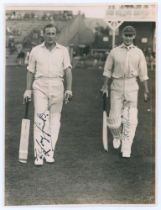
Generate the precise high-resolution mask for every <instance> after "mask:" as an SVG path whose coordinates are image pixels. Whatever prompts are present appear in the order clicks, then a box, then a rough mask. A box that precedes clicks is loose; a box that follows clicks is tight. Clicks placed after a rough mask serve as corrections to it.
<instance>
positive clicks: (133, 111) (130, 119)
mask: <svg viewBox="0 0 161 210" xmlns="http://www.w3.org/2000/svg"><path fill="white" fill-rule="evenodd" d="M138 88H139V87H138V83H137V81H136V78H131V79H114V80H113V82H112V84H111V107H110V113H109V119H113V122H120V123H119V125H118V123H116V125H117V126H116V129H113V128H114V127H115V126H112V129H111V131H112V134H113V137H114V138H115V137H116V138H117V137H118V136H119V137H120V136H121V140H122V146H121V152H123V153H128V154H131V146H132V143H133V139H134V136H135V131H136V127H137V124H138V109H137V104H138ZM109 127H110V126H109ZM118 132H119V134H118ZM115 133H116V134H117V135H116V136H115Z"/></svg>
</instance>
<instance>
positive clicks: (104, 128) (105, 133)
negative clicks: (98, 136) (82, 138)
mask: <svg viewBox="0 0 161 210" xmlns="http://www.w3.org/2000/svg"><path fill="white" fill-rule="evenodd" d="M106 100H107V98H106V94H105V93H104V94H103V122H102V143H103V148H104V150H105V151H108V128H107V102H106Z"/></svg>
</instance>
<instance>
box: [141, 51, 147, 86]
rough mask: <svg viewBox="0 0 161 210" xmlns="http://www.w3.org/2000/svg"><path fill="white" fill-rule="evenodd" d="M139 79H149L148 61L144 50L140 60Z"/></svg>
mask: <svg viewBox="0 0 161 210" xmlns="http://www.w3.org/2000/svg"><path fill="white" fill-rule="evenodd" d="M139 79H140V81H141V82H142V81H145V80H148V79H149V77H148V70H147V63H146V59H145V56H144V54H143V52H142V51H140V60H139Z"/></svg>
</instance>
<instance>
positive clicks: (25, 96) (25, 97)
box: [23, 90, 32, 103]
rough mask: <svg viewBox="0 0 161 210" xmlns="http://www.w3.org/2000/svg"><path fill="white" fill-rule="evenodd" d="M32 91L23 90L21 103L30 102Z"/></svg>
mask: <svg viewBox="0 0 161 210" xmlns="http://www.w3.org/2000/svg"><path fill="white" fill-rule="evenodd" d="M31 95H32V90H25V92H24V94H23V103H25V102H28V101H31Z"/></svg>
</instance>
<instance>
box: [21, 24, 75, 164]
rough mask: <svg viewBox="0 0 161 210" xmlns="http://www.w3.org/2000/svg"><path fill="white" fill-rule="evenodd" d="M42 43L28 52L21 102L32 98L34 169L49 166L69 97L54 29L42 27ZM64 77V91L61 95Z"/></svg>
mask: <svg viewBox="0 0 161 210" xmlns="http://www.w3.org/2000/svg"><path fill="white" fill-rule="evenodd" d="M43 32H44V42H43V43H42V44H40V45H37V46H35V47H34V48H33V49H32V50H31V53H30V56H29V63H28V66H27V70H28V71H27V86H26V90H25V92H24V100H27V99H29V100H31V95H32V94H33V98H34V155H35V162H34V164H35V165H37V166H40V165H43V164H44V161H46V162H48V163H53V162H54V161H55V159H54V152H55V147H56V143H57V140H58V135H59V130H60V124H61V122H60V120H61V111H62V106H63V101H64V99H65V103H68V102H69V101H70V100H71V98H72V72H71V68H72V66H71V63H70V57H69V53H68V50H67V48H66V47H64V46H62V45H60V44H58V43H57V42H56V28H55V26H54V25H52V24H48V25H46V26H45V27H44V30H43ZM64 77H65V79H66V90H65V93H64V84H63V80H64Z"/></svg>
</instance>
